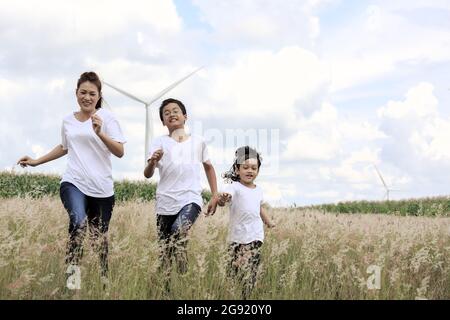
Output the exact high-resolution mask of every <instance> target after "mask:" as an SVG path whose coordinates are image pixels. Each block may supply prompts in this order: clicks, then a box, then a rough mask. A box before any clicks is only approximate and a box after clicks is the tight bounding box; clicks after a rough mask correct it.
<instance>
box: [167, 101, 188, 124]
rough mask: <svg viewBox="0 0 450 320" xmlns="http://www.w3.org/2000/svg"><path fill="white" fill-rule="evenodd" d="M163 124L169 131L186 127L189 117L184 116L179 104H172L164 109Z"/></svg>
mask: <svg viewBox="0 0 450 320" xmlns="http://www.w3.org/2000/svg"><path fill="white" fill-rule="evenodd" d="M162 114H163V124H164V125H165V126H167V127H168V128H169V129H172V128H174V129H176V128H182V127H184V123H185V122H186V119H187V116H186V115H184V114H183V111H181V108H180V106H179V105H178V104H176V103H174V102H171V103H169V104H167V105H166V106H164V108H163V112H162Z"/></svg>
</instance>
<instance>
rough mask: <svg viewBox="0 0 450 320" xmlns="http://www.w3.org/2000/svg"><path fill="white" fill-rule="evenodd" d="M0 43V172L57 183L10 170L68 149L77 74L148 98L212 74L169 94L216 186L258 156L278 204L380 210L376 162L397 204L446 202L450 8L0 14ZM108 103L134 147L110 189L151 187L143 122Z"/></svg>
mask: <svg viewBox="0 0 450 320" xmlns="http://www.w3.org/2000/svg"><path fill="white" fill-rule="evenodd" d="M36 3H37V2H36ZM0 41H1V43H2V48H1V50H0V108H1V111H2V117H1V118H0V130H1V132H0V133H1V134H0V147H1V148H2V150H5V151H4V152H2V153H0V168H1V169H3V170H11V169H14V170H16V171H18V172H27V171H28V172H50V173H59V174H60V173H62V172H63V170H64V168H65V164H66V162H65V161H66V160H65V159H64V158H63V159H59V160H57V161H54V162H52V163H49V164H45V165H42V166H40V167H37V168H30V169H25V170H24V169H20V168H17V167H15V168H14V167H13V164H14V163H15V161H17V159H18V158H19V157H20V156H22V155H25V154H28V155H30V156H33V157H38V156H41V155H42V154H44V153H45V152H47V151H49V150H51V149H52V148H53V147H54V146H55V145H57V144H58V143H60V136H59V132H60V125H61V120H62V118H63V117H64V116H65V115H67V114H69V113H70V112H73V111H75V110H77V104H76V99H75V95H74V88H75V84H76V80H77V79H78V77H79V75H80V74H81V73H82V72H84V71H87V70H93V71H96V72H98V73H99V74H100V76H101V77H103V78H104V79H105V80H109V82H111V83H114V84H115V85H117V86H120V87H122V88H123V89H127V90H129V91H130V92H132V93H134V94H136V95H138V96H140V97H142V98H145V99H147V98H150V97H151V96H152V95H154V94H155V93H156V92H159V91H160V90H161V89H163V88H164V87H165V86H167V85H169V84H170V83H172V82H173V81H175V80H177V79H178V78H181V77H182V76H184V75H185V74H187V73H189V72H190V71H192V70H194V69H195V68H197V67H198V66H201V65H203V66H205V68H204V69H203V70H201V71H200V72H199V73H197V74H196V75H194V76H193V77H192V78H190V79H189V80H187V81H186V82H184V83H183V84H182V85H180V86H179V87H177V88H176V89H174V90H173V91H172V92H171V93H170V94H169V95H168V96H172V97H176V98H179V99H181V100H182V101H184V102H185V104H186V106H187V108H188V114H189V121H188V127H189V130H190V131H191V132H194V133H200V134H202V135H204V136H205V137H206V138H207V140H208V142H209V145H210V153H211V157H212V160H213V163H214V164H215V167H216V171H217V173H218V176H220V174H221V173H222V172H224V171H225V170H227V169H228V167H229V165H231V160H232V158H233V153H234V149H235V148H236V147H238V146H239V145H238V144H240V143H244V142H245V141H249V142H250V143H251V144H254V146H255V147H256V148H258V149H260V151H261V152H262V153H263V159H264V162H263V167H262V169H261V172H260V176H259V177H258V179H257V183H258V184H260V185H261V186H262V188H263V189H264V191H265V195H266V199H267V201H268V202H270V203H271V204H273V205H291V204H293V203H296V204H297V205H307V204H316V203H329V202H337V201H342V200H360V199H367V200H381V199H383V197H384V196H385V190H384V189H383V187H382V185H381V182H380V180H379V178H378V176H377V174H376V171H375V169H374V164H375V165H376V166H377V167H378V168H379V169H380V171H381V172H382V174H383V176H384V178H385V180H386V181H387V183H388V185H390V186H392V187H393V188H395V189H399V190H400V191H399V192H396V193H392V194H391V198H394V199H395V198H397V199H398V198H411V197H424V196H435V195H446V194H448V193H449V188H448V181H450V170H449V169H450V139H448V137H449V136H450V108H449V103H450V90H449V89H450V81H449V80H448V74H449V71H450V3H449V2H448V1H442V0H431V1H424V0H412V1H406V0H397V1H394V2H393V1H381V0H374V1H343V0H306V1H300V0H289V1H282V2H281V1H275V0H272V1H271V0H246V1H238V0H191V1H181V0H176V1H175V0H173V1H172V0H151V1H144V0H130V1H127V2H124V1H117V0H113V1H106V0H101V1H95V2H93V1H86V0H81V1H52V0H42V1H39V5H33V1H24V0H19V1H14V2H11V1H6V0H0ZM103 95H104V97H105V99H106V101H107V102H108V106H109V108H110V109H111V110H112V111H113V112H114V113H115V114H116V115H117V117H118V118H119V120H120V122H121V124H122V127H123V130H124V133H125V135H126V137H127V139H128V142H127V144H126V155H125V156H124V157H123V158H122V159H114V160H113V174H114V177H115V178H116V179H124V178H126V179H133V180H138V179H144V178H143V175H142V171H143V158H144V131H145V123H144V121H143V119H144V117H145V112H144V109H143V107H142V106H141V105H139V104H138V103H135V102H134V101H131V100H129V99H127V98H126V97H123V96H121V95H120V94H118V93H116V92H114V91H113V90H111V89H109V88H107V87H105V88H104V90H103ZM168 96H167V97H168ZM159 103H160V101H157V102H156V104H155V105H154V109H153V122H152V125H153V128H154V131H155V134H157V135H160V134H165V130H166V129H165V128H164V127H162V126H161V124H160V122H159V120H158V115H157V111H156V109H157V105H158V104H159ZM152 179H154V180H152V181H157V179H158V178H157V177H155V178H152ZM220 180H221V179H219V181H220ZM203 183H204V185H205V186H206V185H207V184H206V180H205V179H204V181H203ZM220 185H221V186H222V185H223V183H222V182H220Z"/></svg>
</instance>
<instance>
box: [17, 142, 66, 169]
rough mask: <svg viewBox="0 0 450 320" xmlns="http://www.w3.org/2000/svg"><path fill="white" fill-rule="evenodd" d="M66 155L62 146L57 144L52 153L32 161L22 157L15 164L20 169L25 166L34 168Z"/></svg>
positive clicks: (27, 157) (29, 158)
mask: <svg viewBox="0 0 450 320" xmlns="http://www.w3.org/2000/svg"><path fill="white" fill-rule="evenodd" d="M66 154H67V150H64V149H63V146H62V145H61V144H59V145H57V146H56V147H55V148H53V150H52V151H50V152H49V153H47V154H45V155H43V156H42V157H40V158H37V159H33V158H31V157H29V156H24V157H22V158H20V159H19V161H17V164H19V165H20V166H21V167H22V168H25V167H27V166H31V167H35V166H38V165H41V164H44V163H46V162H49V161H52V160H56V159H58V158H61V157H62V156H65V155H66Z"/></svg>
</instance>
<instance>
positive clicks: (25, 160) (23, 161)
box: [17, 156, 38, 168]
mask: <svg viewBox="0 0 450 320" xmlns="http://www.w3.org/2000/svg"><path fill="white" fill-rule="evenodd" d="M17 164H18V165H20V166H21V167H22V168H25V167H27V166H31V167H35V166H37V165H38V164H37V161H36V160H34V159H32V158H30V157H29V156H24V157H22V158H20V159H19V161H17Z"/></svg>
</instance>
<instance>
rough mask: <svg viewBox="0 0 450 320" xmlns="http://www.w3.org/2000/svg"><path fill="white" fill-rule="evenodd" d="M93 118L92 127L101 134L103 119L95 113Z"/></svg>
mask: <svg viewBox="0 0 450 320" xmlns="http://www.w3.org/2000/svg"><path fill="white" fill-rule="evenodd" d="M91 120H92V128H93V129H94V131H95V133H96V134H99V133H100V132H101V130H102V125H103V121H102V119H101V118H100V117H99V116H98V115H96V114H94V115H93V116H91Z"/></svg>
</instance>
